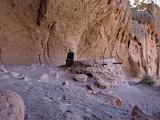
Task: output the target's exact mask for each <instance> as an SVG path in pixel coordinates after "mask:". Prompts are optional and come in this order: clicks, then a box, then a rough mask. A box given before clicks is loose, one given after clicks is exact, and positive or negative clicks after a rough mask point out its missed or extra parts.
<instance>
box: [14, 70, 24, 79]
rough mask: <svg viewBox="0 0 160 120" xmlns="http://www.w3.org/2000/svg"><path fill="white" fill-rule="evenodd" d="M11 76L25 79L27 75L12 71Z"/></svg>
mask: <svg viewBox="0 0 160 120" xmlns="http://www.w3.org/2000/svg"><path fill="white" fill-rule="evenodd" d="M11 76H12V77H13V78H16V79H19V80H24V79H25V75H21V74H20V73H17V72H11Z"/></svg>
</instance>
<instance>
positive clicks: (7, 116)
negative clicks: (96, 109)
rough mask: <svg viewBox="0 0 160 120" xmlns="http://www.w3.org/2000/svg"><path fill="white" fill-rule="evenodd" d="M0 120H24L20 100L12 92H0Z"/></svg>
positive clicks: (22, 105) (21, 101) (22, 106)
mask: <svg viewBox="0 0 160 120" xmlns="http://www.w3.org/2000/svg"><path fill="white" fill-rule="evenodd" d="M0 109H1V111H0V120H24V112H25V106H24V103H23V100H22V98H21V97H20V96H19V95H17V93H15V92H12V91H0Z"/></svg>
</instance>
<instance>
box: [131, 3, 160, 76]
mask: <svg viewBox="0 0 160 120" xmlns="http://www.w3.org/2000/svg"><path fill="white" fill-rule="evenodd" d="M138 9H139V10H138V11H137V10H136V9H132V15H133V16H132V31H131V34H132V39H131V43H130V47H129V58H130V59H129V60H130V63H131V65H132V68H133V69H134V70H136V72H135V73H136V74H142V73H144V72H145V71H146V72H147V74H149V75H160V54H159V53H160V48H159V46H160V30H159V27H160V21H159V20H160V9H159V7H158V6H156V5H153V4H149V5H146V4H142V5H140V6H138Z"/></svg>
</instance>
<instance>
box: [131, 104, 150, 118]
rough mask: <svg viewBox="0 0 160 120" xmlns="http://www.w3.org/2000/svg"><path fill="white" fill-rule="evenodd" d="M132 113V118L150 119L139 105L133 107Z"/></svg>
mask: <svg viewBox="0 0 160 120" xmlns="http://www.w3.org/2000/svg"><path fill="white" fill-rule="evenodd" d="M131 115H132V120H150V119H149V118H148V117H147V116H146V115H145V114H144V113H143V111H142V110H141V109H140V108H139V107H138V106H135V107H134V108H133V110H132V114H131Z"/></svg>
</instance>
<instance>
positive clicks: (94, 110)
mask: <svg viewBox="0 0 160 120" xmlns="http://www.w3.org/2000/svg"><path fill="white" fill-rule="evenodd" d="M3 68H5V69H6V70H7V71H8V72H7V71H6V72H2V71H1V72H0V83H1V84H0V89H1V90H13V91H16V92H17V93H18V94H20V95H21V97H22V98H23V100H24V103H25V106H26V116H25V120H118V118H119V119H121V120H123V119H129V118H130V112H131V110H132V109H133V107H134V106H135V105H138V106H139V107H140V108H142V109H143V110H144V111H145V113H146V114H147V115H150V116H156V117H159V118H160V92H159V91H160V90H158V89H155V88H151V87H146V86H122V87H116V88H107V89H106V90H103V92H106V93H107V94H111V95H114V96H118V97H120V98H121V99H122V107H121V108H119V109H118V108H116V107H114V106H111V105H108V104H106V102H105V99H106V98H105V97H103V96H102V97H99V96H98V95H93V94H91V93H90V92H88V91H87V90H86V88H85V83H77V82H75V81H73V79H72V77H73V75H72V74H70V73H68V71H66V70H61V69H59V68H57V67H55V66H38V65H32V66H13V65H12V66H4V67H3ZM17 74H18V78H17V77H16V76H17ZM19 74H20V75H19ZM23 75H24V76H23ZM21 77H24V79H21ZM64 81H67V85H63V82H64Z"/></svg>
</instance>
